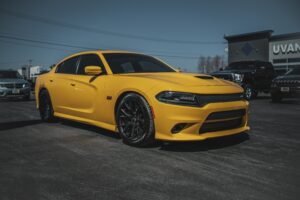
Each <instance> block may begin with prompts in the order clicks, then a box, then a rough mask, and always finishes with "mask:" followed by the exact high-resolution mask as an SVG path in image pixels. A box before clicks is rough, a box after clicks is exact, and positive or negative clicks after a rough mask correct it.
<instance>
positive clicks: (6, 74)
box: [0, 71, 22, 79]
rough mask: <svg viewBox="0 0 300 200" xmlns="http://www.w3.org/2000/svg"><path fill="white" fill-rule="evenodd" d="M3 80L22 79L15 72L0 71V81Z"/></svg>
mask: <svg viewBox="0 0 300 200" xmlns="http://www.w3.org/2000/svg"><path fill="white" fill-rule="evenodd" d="M3 78H22V77H21V75H20V74H19V73H18V72H17V71H0V79H3Z"/></svg>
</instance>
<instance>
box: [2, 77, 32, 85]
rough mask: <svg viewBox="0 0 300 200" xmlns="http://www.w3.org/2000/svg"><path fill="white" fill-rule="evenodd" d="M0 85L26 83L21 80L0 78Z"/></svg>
mask: <svg viewBox="0 0 300 200" xmlns="http://www.w3.org/2000/svg"><path fill="white" fill-rule="evenodd" d="M0 83H2V84H4V83H21V84H22V83H27V81H26V80H24V79H21V78H2V79H1V78H0Z"/></svg>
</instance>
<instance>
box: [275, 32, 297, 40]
mask: <svg viewBox="0 0 300 200" xmlns="http://www.w3.org/2000/svg"><path fill="white" fill-rule="evenodd" d="M292 39H300V32H297V33H287V34H280V35H274V36H272V37H271V38H270V40H271V41H277V40H292Z"/></svg>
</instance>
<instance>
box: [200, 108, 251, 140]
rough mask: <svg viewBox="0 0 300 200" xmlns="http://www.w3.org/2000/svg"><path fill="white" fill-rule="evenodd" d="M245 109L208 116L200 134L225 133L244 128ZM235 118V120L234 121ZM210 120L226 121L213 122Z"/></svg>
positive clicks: (214, 113)
mask: <svg viewBox="0 0 300 200" xmlns="http://www.w3.org/2000/svg"><path fill="white" fill-rule="evenodd" d="M245 114H246V110H245V109H238V110H229V111H220V112H213V113H210V114H209V115H208V117H207V118H206V121H205V122H204V123H203V125H202V126H201V128H200V130H199V133H200V134H201V133H207V132H214V131H224V130H230V129H235V128H239V127H242V126H243V124H244V120H243V118H244V116H245ZM232 118H234V119H232ZM209 120H224V121H217V122H211V121H209Z"/></svg>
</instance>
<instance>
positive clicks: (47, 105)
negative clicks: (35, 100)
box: [39, 90, 55, 122]
mask: <svg viewBox="0 0 300 200" xmlns="http://www.w3.org/2000/svg"><path fill="white" fill-rule="evenodd" d="M39 111H40V116H41V119H42V120H43V121H45V122H53V121H54V119H55V117H54V111H53V107H52V103H51V99H50V95H49V93H48V91H47V90H42V91H41V93H40V97H39Z"/></svg>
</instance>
